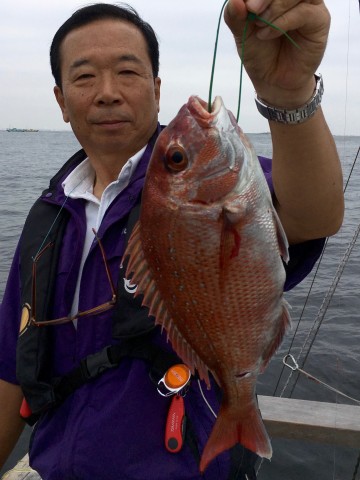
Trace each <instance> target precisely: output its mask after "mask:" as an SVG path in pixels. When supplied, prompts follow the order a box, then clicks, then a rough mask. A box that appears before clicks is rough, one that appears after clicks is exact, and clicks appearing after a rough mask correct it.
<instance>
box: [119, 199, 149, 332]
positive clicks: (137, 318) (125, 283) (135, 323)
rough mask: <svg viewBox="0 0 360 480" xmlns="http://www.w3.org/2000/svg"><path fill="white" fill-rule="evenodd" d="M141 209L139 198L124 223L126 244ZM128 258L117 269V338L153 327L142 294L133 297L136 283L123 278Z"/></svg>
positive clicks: (147, 330)
mask: <svg viewBox="0 0 360 480" xmlns="http://www.w3.org/2000/svg"><path fill="white" fill-rule="evenodd" d="M140 210H141V203H140V199H139V201H138V203H137V204H136V205H135V206H134V207H133V209H132V210H131V212H130V214H129V217H128V221H127V225H126V244H127V243H128V240H129V238H130V235H131V232H132V230H133V228H134V226H135V224H136V222H137V221H138V220H139V217H140ZM127 264H128V259H125V260H124V261H123V263H122V265H121V266H120V269H119V277H118V282H117V293H116V305H115V309H114V313H113V328H112V332H113V337H114V338H117V339H125V338H126V339H127V338H133V337H136V336H138V335H143V334H144V333H147V332H150V331H151V330H153V329H154V328H155V318H154V317H153V316H149V309H148V308H147V307H144V306H143V305H142V300H143V297H144V296H143V295H138V296H137V297H134V293H135V290H134V289H135V288H136V285H132V284H131V278H125V272H126V267H127Z"/></svg>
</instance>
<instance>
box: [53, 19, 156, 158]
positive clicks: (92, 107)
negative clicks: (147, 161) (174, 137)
mask: <svg viewBox="0 0 360 480" xmlns="http://www.w3.org/2000/svg"><path fill="white" fill-rule="evenodd" d="M60 54H61V76H62V88H61V89H60V88H59V87H55V89H54V92H55V96H56V99H57V101H58V103H59V105H60V108H61V110H62V114H63V118H64V121H65V122H70V124H71V127H72V129H73V131H74V133H75V135H76V137H77V139H78V140H79V142H80V144H81V145H82V146H83V148H84V149H85V151H86V153H87V154H88V156H89V157H90V158H91V157H92V156H97V157H99V156H103V155H118V156H119V159H127V158H129V157H130V156H131V155H133V154H134V153H136V152H137V151H138V150H140V149H141V148H142V147H143V146H144V145H145V144H146V143H147V142H148V140H149V138H150V137H151V135H152V134H153V133H154V131H155V129H156V125H157V118H158V112H159V99H160V79H159V78H156V79H155V80H154V78H153V75H152V67H151V61H150V58H149V55H148V52H147V45H146V42H145V39H144V37H143V35H142V33H141V31H140V30H138V29H137V28H136V27H135V26H134V25H132V24H131V23H128V22H123V21H119V20H112V19H109V20H100V21H97V22H94V23H90V24H89V25H86V26H83V27H80V28H78V29H76V30H73V31H72V32H70V33H69V34H68V35H67V36H66V37H65V39H64V41H63V43H62V45H61V50H60Z"/></svg>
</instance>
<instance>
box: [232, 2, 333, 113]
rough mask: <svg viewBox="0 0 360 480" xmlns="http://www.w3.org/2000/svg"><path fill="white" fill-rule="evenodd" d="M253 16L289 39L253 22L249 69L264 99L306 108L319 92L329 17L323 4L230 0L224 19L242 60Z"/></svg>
mask: <svg viewBox="0 0 360 480" xmlns="http://www.w3.org/2000/svg"><path fill="white" fill-rule="evenodd" d="M249 12H253V13H255V14H257V15H258V16H260V17H262V18H264V19H265V20H267V21H268V22H271V23H272V24H274V25H275V26H277V27H279V28H281V29H282V30H284V31H286V32H287V33H288V34H289V35H290V36H291V38H292V39H293V40H294V41H295V42H296V44H297V45H298V47H299V48H297V47H296V46H295V45H293V44H292V43H291V42H290V40H289V39H288V38H286V36H285V35H283V34H282V33H281V32H279V31H278V30H275V29H273V28H271V27H270V26H267V25H266V24H265V23H263V22H261V21H259V20H251V21H249V23H248V29H247V35H246V39H245V42H244V43H245V45H244V58H243V62H244V67H245V68H246V71H247V73H248V75H249V77H250V79H251V80H252V82H253V85H254V87H255V90H256V92H257V94H258V95H259V97H260V98H262V99H263V100H265V101H266V102H267V103H269V104H271V105H274V106H278V107H297V106H300V105H303V104H304V103H306V102H307V101H308V100H309V98H310V97H311V96H312V94H313V92H314V88H315V80H314V73H315V72H316V69H317V68H318V66H319V64H320V62H321V59H322V57H323V55H324V51H325V47H326V42H327V38H328V32H329V28H330V14H329V12H328V10H327V8H326V6H325V4H324V2H323V1H322V0H303V1H299V0H229V2H228V4H227V6H226V9H225V13H224V18H225V21H226V23H227V25H228V26H229V28H230V30H231V31H232V33H233V35H234V37H235V41H236V45H237V49H238V52H239V55H242V41H243V32H244V28H245V24H246V18H247V15H248V13H249Z"/></svg>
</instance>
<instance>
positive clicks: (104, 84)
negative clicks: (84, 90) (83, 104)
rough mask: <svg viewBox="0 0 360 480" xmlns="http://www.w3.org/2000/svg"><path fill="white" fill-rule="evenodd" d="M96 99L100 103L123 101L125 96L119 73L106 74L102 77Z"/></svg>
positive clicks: (110, 103)
mask: <svg viewBox="0 0 360 480" xmlns="http://www.w3.org/2000/svg"><path fill="white" fill-rule="evenodd" d="M95 101H96V103H97V104H98V105H112V104H114V103H122V101H123V98H122V94H121V88H120V85H119V81H118V78H117V75H114V74H109V75H104V76H103V77H102V78H101V79H100V81H99V85H98V92H97V95H96V98H95Z"/></svg>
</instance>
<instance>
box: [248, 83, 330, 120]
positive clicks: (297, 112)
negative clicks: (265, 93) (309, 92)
mask: <svg viewBox="0 0 360 480" xmlns="http://www.w3.org/2000/svg"><path fill="white" fill-rule="evenodd" d="M315 80H316V87H315V90H314V93H313V96H312V97H311V98H310V100H309V101H308V102H307V103H305V105H302V106H300V107H297V108H294V109H293V110H288V109H287V108H277V107H274V106H272V105H268V104H267V103H265V102H264V100H262V99H261V98H259V97H258V96H256V97H255V103H256V106H257V109H258V110H259V112H260V113H261V115H262V116H263V117H265V118H267V119H268V120H271V121H273V122H280V123H285V124H287V125H296V124H299V123H303V122H305V121H306V120H308V119H309V118H310V117H312V116H313V115H314V113H315V112H316V110H317V109H318V107H319V105H320V103H321V99H322V96H323V93H324V84H323V79H322V76H321V74H319V75H315Z"/></svg>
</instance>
